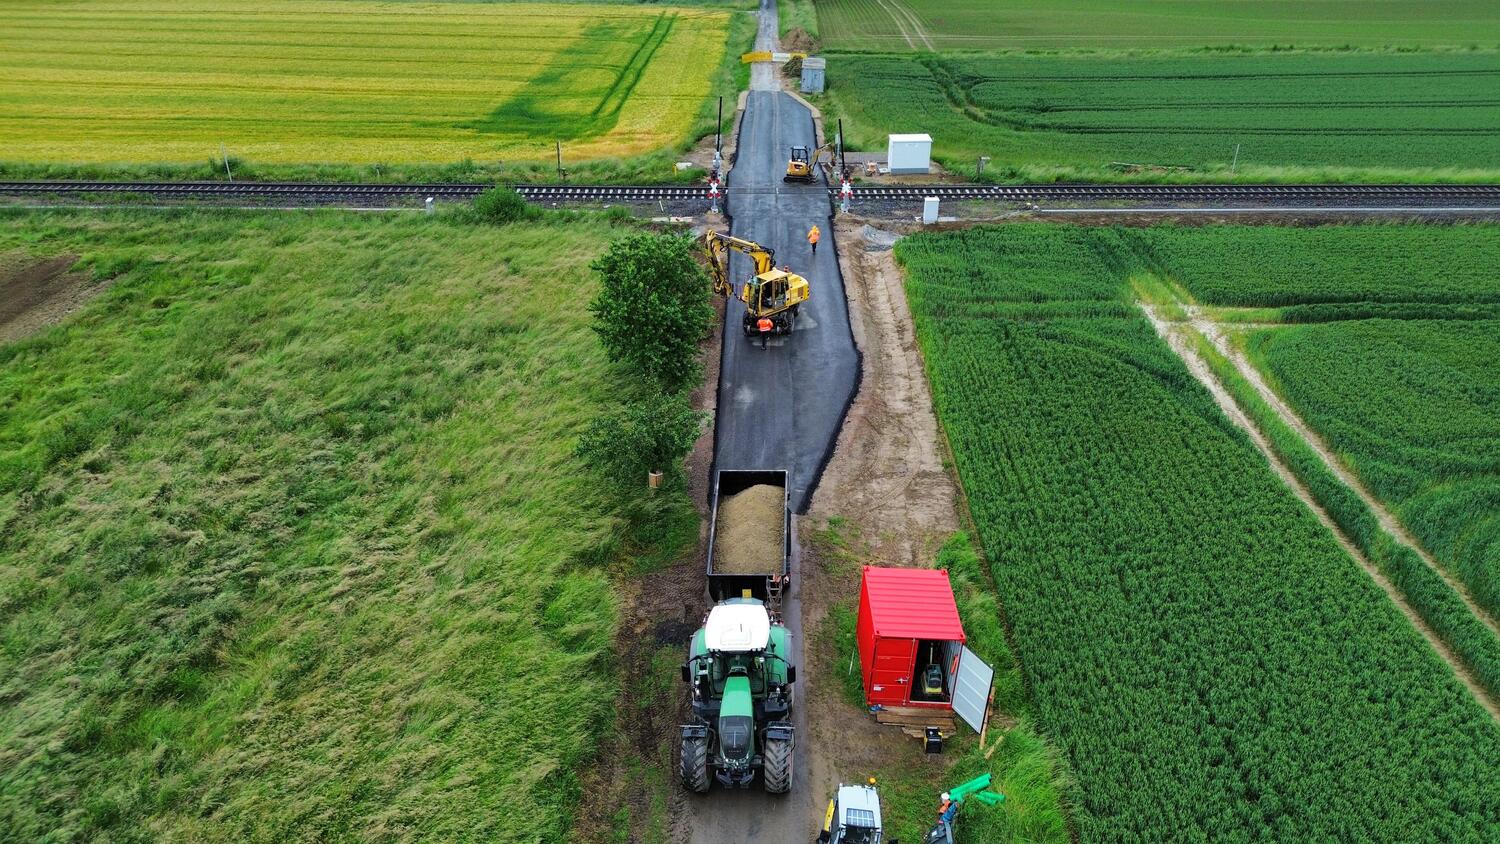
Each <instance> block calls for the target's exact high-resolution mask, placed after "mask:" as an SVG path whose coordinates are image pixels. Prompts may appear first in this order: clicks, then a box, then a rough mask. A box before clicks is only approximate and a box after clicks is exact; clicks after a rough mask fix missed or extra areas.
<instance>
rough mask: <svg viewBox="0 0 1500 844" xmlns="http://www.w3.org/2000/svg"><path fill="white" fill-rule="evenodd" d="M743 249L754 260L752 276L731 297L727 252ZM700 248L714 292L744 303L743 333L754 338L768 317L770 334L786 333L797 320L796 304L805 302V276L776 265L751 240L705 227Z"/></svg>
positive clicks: (771, 256)
mask: <svg viewBox="0 0 1500 844" xmlns="http://www.w3.org/2000/svg"><path fill="white" fill-rule="evenodd" d="M731 250H733V251H735V252H743V253H744V254H746V255H749V256H750V260H751V261H753V262H754V263H755V275H754V276H753V277H751V278H750V280H749V281H746V282H745V284H744V285H743V286H742V287H741V288H740V291H739V295H738V296H735V292H734V285H732V284H730V282H729V252H730V251H731ZM703 251H704V253H705V254H706V255H707V256H708V269H709V273H710V274H711V275H712V276H713V280H714V292H715V293H717V294H719V295H720V296H726V297H734V298H737V299H739V300H740V301H741V302H744V303H745V321H744V328H745V336H746V337H756V336H758V335H759V334H760V333H761V331H760V321H761V320H762V319H767V320H770V323H771V333H773V334H790V333H792V324H793V323H794V322H796V320H797V307H798V306H799V305H801V304H802V303H803V302H806V301H807V297H808V295H809V293H810V292H811V290H810V288H809V287H808V284H807V279H805V278H803V277H802V276H800V275H797V274H796V273H794V272H792V271H791V270H790V269H789V268H786V267H782V268H781V269H777V268H776V253H775V252H773V251H771V250H770V249H768V248H767V247H764V246H761V245H760V244H759V243H756V242H754V241H751V240H745V239H744V238H739V237H734V236H733V235H728V234H721V233H719V232H716V231H714V230H713V229H709V230H708V231H706V232H704V233H703Z"/></svg>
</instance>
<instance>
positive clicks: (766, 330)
mask: <svg viewBox="0 0 1500 844" xmlns="http://www.w3.org/2000/svg"><path fill="white" fill-rule="evenodd" d="M755 327H756V328H759V329H760V347H761V348H762V349H764V348H765V347H766V338H767V337H770V336H771V330H772V329H773V328H775V327H776V324H775V323H774V322H771V320H770V319H769V318H767V317H761V318H760V322H757V323H756V324H755Z"/></svg>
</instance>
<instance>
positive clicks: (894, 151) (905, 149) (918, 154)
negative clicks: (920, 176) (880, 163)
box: [885, 132, 932, 173]
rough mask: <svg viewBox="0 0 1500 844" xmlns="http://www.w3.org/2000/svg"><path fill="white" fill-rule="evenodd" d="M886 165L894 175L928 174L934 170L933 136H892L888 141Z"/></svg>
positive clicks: (923, 134)
mask: <svg viewBox="0 0 1500 844" xmlns="http://www.w3.org/2000/svg"><path fill="white" fill-rule="evenodd" d="M885 160H886V164H887V165H888V166H889V167H890V168H891V172H892V173H927V172H929V171H930V170H931V169H932V136H931V135H928V134H926V133H925V132H924V133H922V134H920V135H890V136H889V138H888V140H887V141H886V149H885Z"/></svg>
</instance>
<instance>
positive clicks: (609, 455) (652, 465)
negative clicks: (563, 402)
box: [578, 390, 708, 485]
mask: <svg viewBox="0 0 1500 844" xmlns="http://www.w3.org/2000/svg"><path fill="white" fill-rule="evenodd" d="M707 421H708V414H706V413H702V412H700V411H696V410H693V407H692V405H691V404H690V403H689V402H688V397H687V394H686V393H663V392H660V391H657V390H653V391H651V392H650V393H649V394H647V395H646V397H645V398H643V399H641V400H639V401H633V402H630V403H629V404H626V405H623V406H621V407H619V408H617V409H615V410H613V411H611V412H609V413H606V414H605V415H603V416H601V417H599V418H597V419H595V420H594V421H593V422H592V423H590V424H589V427H588V429H587V430H585V431H584V433H583V436H582V437H581V438H580V439H579V441H578V454H579V456H580V457H582V458H583V459H584V460H585V461H587V462H588V463H589V465H591V466H593V467H594V468H596V469H598V470H599V471H600V472H602V473H603V474H604V475H605V476H607V477H609V478H610V479H611V480H614V481H616V482H618V483H620V484H623V485H634V484H641V483H644V482H645V480H646V473H647V472H653V471H660V472H662V473H663V474H665V475H666V476H667V477H668V478H670V479H672V480H673V481H676V480H679V479H680V478H681V475H682V458H683V457H685V456H686V455H687V453H688V450H689V449H691V448H692V447H693V442H694V441H695V440H697V439H698V435H699V434H700V433H701V432H702V431H703V426H704V425H705V424H706V423H707Z"/></svg>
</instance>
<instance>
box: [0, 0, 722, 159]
mask: <svg viewBox="0 0 1500 844" xmlns="http://www.w3.org/2000/svg"><path fill="white" fill-rule="evenodd" d="M4 15H5V26H3V27H0V164H9V165H14V164H17V163H29V164H63V165H101V164H131V163H133V164H153V163H162V164H185V163H199V162H203V161H206V160H209V159H215V160H217V159H218V158H220V156H221V155H223V154H227V155H228V156H230V157H234V158H240V159H244V160H247V161H250V162H255V163H259V164H283V165H286V164H313V163H317V164H346V165H368V164H376V163H386V164H402V163H408V164H415V163H421V164H450V163H455V162H460V161H463V160H466V159H467V160H473V161H481V162H495V161H526V160H531V161H536V160H543V159H550V158H551V157H552V153H553V144H554V142H555V141H561V142H562V143H563V146H564V150H565V155H566V156H567V158H568V159H569V162H570V163H576V162H578V161H580V160H585V159H597V158H609V157H629V156H638V155H642V154H646V153H652V152H659V151H663V150H666V149H668V148H674V147H678V146H680V145H682V144H684V143H685V142H687V141H690V140H692V137H690V136H691V135H692V134H693V133H694V132H696V131H702V130H703V129H704V128H705V127H704V126H703V125H702V123H703V120H704V117H703V115H704V114H705V113H706V112H705V108H706V106H705V103H706V102H707V99H708V96H709V93H710V90H711V87H712V85H713V84H714V79H715V77H716V74H718V73H719V71H720V64H721V60H722V59H723V57H724V55H725V48H726V42H727V39H728V37H729V32H730V20H729V19H730V13H729V12H728V11H725V10H723V9H714V8H708V7H702V6H700V7H690V8H683V7H673V6H654V5H653V6H627V5H614V4H593V5H589V4H576V3H555V4H547V3H464V2H437V3H374V2H363V0H351V1H350V2H335V1H334V0H305V1H304V0H254V2H248V3H230V2H224V0H172V2H167V3H165V4H163V3H142V2H139V0H64V2H51V1H50V0H10V2H7V3H6V4H5V9H4ZM708 124H709V126H710V127H711V124H712V118H711V116H710V117H709V118H708ZM667 170H668V168H667V167H666V166H665V165H663V171H664V172H663V173H662V176H663V177H665V176H666V174H667Z"/></svg>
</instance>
